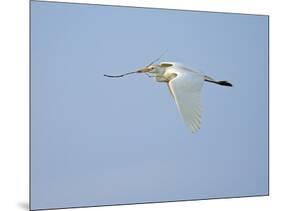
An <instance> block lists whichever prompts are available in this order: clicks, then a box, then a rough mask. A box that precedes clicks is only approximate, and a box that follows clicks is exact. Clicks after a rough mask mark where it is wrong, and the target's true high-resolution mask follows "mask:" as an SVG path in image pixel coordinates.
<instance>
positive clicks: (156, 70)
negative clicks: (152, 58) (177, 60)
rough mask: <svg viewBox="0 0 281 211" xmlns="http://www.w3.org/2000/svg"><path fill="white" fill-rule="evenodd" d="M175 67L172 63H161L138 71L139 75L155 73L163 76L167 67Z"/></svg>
mask: <svg viewBox="0 0 281 211" xmlns="http://www.w3.org/2000/svg"><path fill="white" fill-rule="evenodd" d="M171 66H173V64H172V63H163V62H162V63H160V64H152V65H149V66H146V67H143V68H140V69H138V70H137V72H138V73H154V74H161V73H163V72H164V71H165V69H166V68H167V67H171Z"/></svg>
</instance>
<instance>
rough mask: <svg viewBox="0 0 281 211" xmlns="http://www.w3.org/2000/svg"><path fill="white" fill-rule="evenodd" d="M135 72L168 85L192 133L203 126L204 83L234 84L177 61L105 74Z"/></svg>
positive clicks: (116, 76) (117, 76) (118, 76)
mask: <svg viewBox="0 0 281 211" xmlns="http://www.w3.org/2000/svg"><path fill="white" fill-rule="evenodd" d="M133 73H145V74H146V75H148V76H149V77H153V78H155V80H156V81H157V82H163V83H166V84H167V85H168V88H169V90H170V93H171V95H172V96H173V98H174V99H175V102H176V105H177V108H178V110H179V112H180V113H181V115H182V117H183V119H184V120H185V123H186V125H187V126H188V127H189V128H190V129H191V131H192V133H195V132H196V131H197V130H198V129H199V128H200V126H201V89H202V86H203V83H204V82H205V81H206V82H210V83H214V84H218V85H221V86H228V87H231V86H232V84H231V83H229V82H228V81H217V80H214V79H213V78H211V77H209V76H207V75H205V74H203V73H201V72H199V71H195V70H192V69H189V68H187V67H185V66H184V65H182V64H180V63H176V62H161V63H159V64H153V63H151V64H149V65H147V66H145V67H144V68H140V69H138V70H137V71H134V72H129V73H125V74H122V75H115V76H113V75H104V76H107V77H113V78H120V77H123V76H125V75H129V74H133Z"/></svg>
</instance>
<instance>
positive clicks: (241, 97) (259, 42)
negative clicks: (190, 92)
mask: <svg viewBox="0 0 281 211" xmlns="http://www.w3.org/2000/svg"><path fill="white" fill-rule="evenodd" d="M31 6H32V8H31V9H32V11H31V18H32V19H31V39H32V42H31V57H32V60H31V71H32V72H31V94H32V97H31V108H32V111H31V130H32V131H31V138H32V140H31V199H32V200H31V208H32V209H38V208H53V207H69V206H92V205H106V204H123V203H136V202H139V203H140V202H151V201H171V200H188V199H204V198H214V197H236V196H250V195H266V194H268V184H267V180H268V174H267V173H268V172H267V168H268V163H267V162H268V160H267V156H268V147H267V144H268V140H267V137H268V129H267V124H268V122H267V118H268V115H267V109H268V107H267V97H268V95H267V92H268V89H267V80H268V78H267V66H268V60H267V56H268V55H267V50H268V43H267V39H268V35H267V33H268V31H267V29H268V17H266V16H249V15H237V14H218V13H206V12H188V11H175V10H157V9H140V8H125V7H110V6H97V5H81V4H62V3H43V2H32V3H31ZM167 49H168V52H167V54H166V55H165V56H164V57H163V59H162V60H163V61H165V60H168V61H178V62H181V63H183V64H185V65H186V66H187V67H190V68H194V69H197V70H200V71H203V72H205V73H206V74H207V75H209V76H212V77H214V78H216V79H218V80H229V81H230V82H232V83H233V84H234V87H233V88H228V87H221V86H216V85H213V84H205V86H204V87H203V90H202V101H203V114H202V116H203V120H202V121H203V123H202V128H201V129H200V130H199V132H198V133H196V134H191V132H190V131H189V129H188V128H186V126H185V124H184V122H183V120H182V118H181V116H180V115H179V113H178V111H177V109H176V105H175V103H174V101H173V99H172V97H171V96H170V94H169V91H168V89H167V87H166V86H165V84H161V83H156V82H155V81H153V80H152V79H149V78H147V77H145V76H141V75H135V76H128V77H126V78H122V79H115V80H114V79H110V78H105V77H103V74H105V73H106V74H119V73H123V72H127V71H133V70H135V69H137V68H139V67H142V66H144V65H146V64H147V63H149V62H150V61H151V60H153V59H154V58H156V57H158V56H159V55H160V54H161V53H162V52H163V51H165V50H167Z"/></svg>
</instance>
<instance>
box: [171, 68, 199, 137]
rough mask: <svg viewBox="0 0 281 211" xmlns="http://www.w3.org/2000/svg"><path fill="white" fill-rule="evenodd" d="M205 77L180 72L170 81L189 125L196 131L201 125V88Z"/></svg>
mask: <svg viewBox="0 0 281 211" xmlns="http://www.w3.org/2000/svg"><path fill="white" fill-rule="evenodd" d="M203 82H204V78H203V77H202V76H201V75H198V74H196V73H187V74H178V75H177V76H176V77H175V78H173V79H172V80H170V81H169V84H168V85H169V88H170V90H171V92H172V94H173V96H174V98H175V101H176V104H177V107H178V110H179V111H180V113H181V115H182V116H183V119H184V120H185V122H186V124H187V126H188V127H189V128H190V129H191V131H192V132H193V133H194V132H196V131H197V130H198V129H199V128H200V125H201V97H200V93H201V88H202V86H203Z"/></svg>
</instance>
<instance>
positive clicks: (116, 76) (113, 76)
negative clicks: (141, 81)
mask: <svg viewBox="0 0 281 211" xmlns="http://www.w3.org/2000/svg"><path fill="white" fill-rule="evenodd" d="M134 73H139V72H138V71H134V72H129V73H124V74H122V75H106V74H104V76H105V77H109V78H121V77H124V76H126V75H130V74H134Z"/></svg>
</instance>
